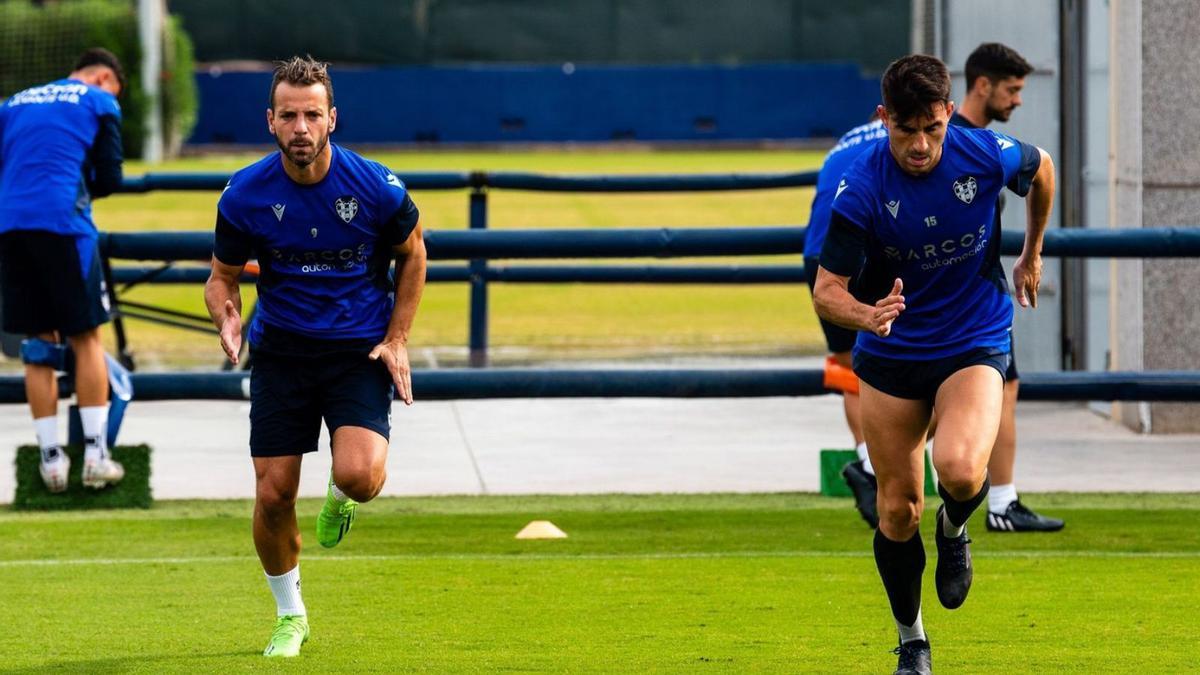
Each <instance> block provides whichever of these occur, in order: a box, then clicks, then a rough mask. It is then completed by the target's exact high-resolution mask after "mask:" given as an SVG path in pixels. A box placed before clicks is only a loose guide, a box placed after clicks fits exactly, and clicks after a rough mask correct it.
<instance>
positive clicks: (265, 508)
mask: <svg viewBox="0 0 1200 675" xmlns="http://www.w3.org/2000/svg"><path fill="white" fill-rule="evenodd" d="M255 496H256V501H257V504H258V508H259V510H261V511H262V513H263V515H264V516H266V517H267V518H268V519H274V518H278V517H284V516H288V515H290V514H291V513H292V512H293V511H294V510H295V508H296V489H295V488H284V487H280V486H278V485H274V484H272V483H270V482H266V481H263V482H260V483H259V484H258V490H257V493H256V495H255Z"/></svg>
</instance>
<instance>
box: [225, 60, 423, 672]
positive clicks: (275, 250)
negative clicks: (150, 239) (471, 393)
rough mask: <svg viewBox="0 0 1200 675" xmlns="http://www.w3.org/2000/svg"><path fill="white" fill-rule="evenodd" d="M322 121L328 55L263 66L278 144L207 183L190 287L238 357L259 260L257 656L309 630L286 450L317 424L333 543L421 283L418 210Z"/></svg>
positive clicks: (400, 372) (325, 534)
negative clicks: (263, 590) (325, 457)
mask: <svg viewBox="0 0 1200 675" xmlns="http://www.w3.org/2000/svg"><path fill="white" fill-rule="evenodd" d="M336 124H337V108H335V107H333V84H332V82H331V81H330V78H329V74H328V71H327V65H326V64H324V63H319V62H316V61H313V60H312V59H311V58H298V57H297V58H293V59H291V60H289V61H286V62H282V63H280V64H278V67H277V68H276V69H275V76H274V78H273V79H272V82H271V92H270V97H269V108H268V109H267V128H268V129H269V130H270V132H271V134H272V135H274V136H275V140H276V142H277V143H278V145H279V152H275V153H272V154H270V155H268V156H266V157H264V158H263V159H261V160H259V161H258V162H256V163H254V164H252V165H250V166H248V167H246V168H245V169H242V170H241V171H238V172H237V173H235V174H234V175H233V178H231V179H230V181H229V185H228V186H227V187H226V188H225V192H224V193H222V195H221V200H220V203H219V204H218V205H217V224H216V240H215V245H214V248H213V261H212V275H211V277H210V278H209V280H208V283H207V284H206V285H205V289H204V299H205V302H206V304H207V305H208V311H209V313H210V314H211V315H212V317H213V322H214V323H215V324H216V325H217V327H218V328H219V329H220V333H221V347H222V349H224V350H225V353H226V355H228V357H229V359H230V360H231V361H232V362H234V363H237V362H238V359H239V354H240V352H241V347H242V345H241V341H242V337H241V336H242V321H241V297H240V295H239V291H238V277H239V275H240V274H241V273H242V269H243V267H244V266H245V265H246V262H247V261H248V260H249V259H250V258H252V257H253V258H257V259H258V263H259V266H260V269H261V272H260V276H259V278H258V311H257V312H256V313H255V315H254V320H253V322H251V325H250V330H249V342H250V353H251V357H252V371H251V379H250V454H251V456H252V457H253V460H254V472H255V478H256V481H257V490H256V495H255V505H254V544H255V547H256V548H257V549H258V557H259V560H261V562H262V565H263V570H264V571H265V572H266V575H267V584H268V586H269V587H270V589H271V593H272V594H273V595H274V597H275V603H276V610H277V611H276V623H275V628H274V630H273V631H272V634H271V638H270V641H269V642H268V644H267V647H266V649H265V650H264V652H263V653H264V655H265V656H269V657H278V656H296V655H298V654H299V653H300V647H301V645H302V644H303V643H304V642H305V641H307V639H308V635H309V628H308V617H307V612H306V610H305V607H304V601H303V600H302V598H301V595H300V566H299V562H300V531H299V528H298V527H297V524H296V510H295V503H296V492H297V490H298V487H299V482H300V460H301V458H302V456H303V455H304V453H308V452H313V451H315V450H316V449H317V438H318V434H319V431H320V427H321V420H322V419H324V420H325V425H326V427H328V429H329V435H330V438H331V445H332V448H331V451H332V454H333V471H332V475H331V476H330V481H329V488H328V493H327V495H326V499H325V505H324V506H323V507H322V509H321V513H320V515H318V516H317V523H316V534H317V540H318V541H319V542H320V543H321V545H322V546H325V547H333V546H336V545H338V543H339V542H341V540H342V538H343V537H344V536H345V535H346V533H348V532H349V531H350V526H351V525H352V524H353V523H354V513H355V507H356V505H357V504H358V503H361V502H366V501H370V500H371V499H373V498H374V497H375V496H376V495H378V494H379V491H380V490H381V489H383V483H384V479H385V477H386V475H385V465H386V460H387V452H388V436H389V433H390V428H391V403H392V399H393V397H394V396H395V395H396V394H398V395H399V397H400V399H402V400H403V401H404V402H405V403H406V404H411V403H412V400H413V397H412V381H411V371H410V368H409V361H408V351H407V344H408V336H409V331H410V328H411V326H412V322H413V317H414V316H415V314H416V311H417V305H418V304H419V303H420V300H421V292H422V290H423V289H424V286H425V245H424V242H423V240H422V236H421V226H420V223H419V222H418V212H417V208H416V206H415V205H414V204H413V202H412V199H411V198H410V197H409V195H408V191H407V190H406V189H405V187H404V183H403V182H402V181H400V179H398V178H397V177H396V176H395V175H394V174H393V173H392V172H391V171H389V170H388V169H387V168H386V167H384V166H382V165H380V164H378V163H376V162H372V161H369V160H366V159H364V158H362V157H360V156H358V155H357V154H355V153H353V152H350V151H349V150H346V149H344V148H341V147H338V146H336V145H334V144H332V143H330V142H329V135H330V134H331V133H332V132H333V130H334V128H335V126H336ZM393 259H394V260H395V262H396V273H395V275H396V278H395V281H394V282H392V281H390V280H389V279H388V270H389V266H390V264H391V262H392V260H393Z"/></svg>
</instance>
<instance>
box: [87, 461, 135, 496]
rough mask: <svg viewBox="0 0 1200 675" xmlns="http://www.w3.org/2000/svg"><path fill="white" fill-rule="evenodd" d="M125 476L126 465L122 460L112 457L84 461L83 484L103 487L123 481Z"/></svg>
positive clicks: (97, 487)
mask: <svg viewBox="0 0 1200 675" xmlns="http://www.w3.org/2000/svg"><path fill="white" fill-rule="evenodd" d="M124 477H125V467H123V466H121V463H120V462H114V461H113V460H112V458H110V457H103V458H101V459H98V460H91V461H86V462H84V463H83V486H84V487H90V488H96V489H99V488H102V487H106V486H108V485H111V484H113V483H119V482H121V479H122V478H124Z"/></svg>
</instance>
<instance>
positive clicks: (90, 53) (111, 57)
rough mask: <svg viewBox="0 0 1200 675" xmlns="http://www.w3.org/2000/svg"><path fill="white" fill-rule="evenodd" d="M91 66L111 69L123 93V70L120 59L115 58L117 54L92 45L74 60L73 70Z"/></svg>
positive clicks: (124, 84)
mask: <svg viewBox="0 0 1200 675" xmlns="http://www.w3.org/2000/svg"><path fill="white" fill-rule="evenodd" d="M92 66H104V67H105V68H108V69H109V70H111V71H113V74H114V75H116V76H117V84H118V85H120V87H121V93H125V86H126V81H125V71H124V69H122V68H121V61H120V60H118V59H117V55H116V54H113V53H112V52H110V51H108V50H107V49H105V48H103V47H92V48H91V49H89V50H87V51H85V52H84V53H83V54H81V55H80V56H79V60H78V61H76V62H75V70H83V69H84V68H90V67H92Z"/></svg>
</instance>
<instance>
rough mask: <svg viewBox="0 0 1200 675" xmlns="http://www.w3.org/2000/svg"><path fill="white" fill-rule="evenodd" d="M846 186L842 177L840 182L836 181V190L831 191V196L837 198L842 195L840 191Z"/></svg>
mask: <svg viewBox="0 0 1200 675" xmlns="http://www.w3.org/2000/svg"><path fill="white" fill-rule="evenodd" d="M847 187H849V186H848V185H846V179H845V178H843V179H842V182H840V183H838V186H837V192H835V193H833V198H834V199H837V198H838V197H840V196H842V192H844V191H845V190H846V188H847Z"/></svg>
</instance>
